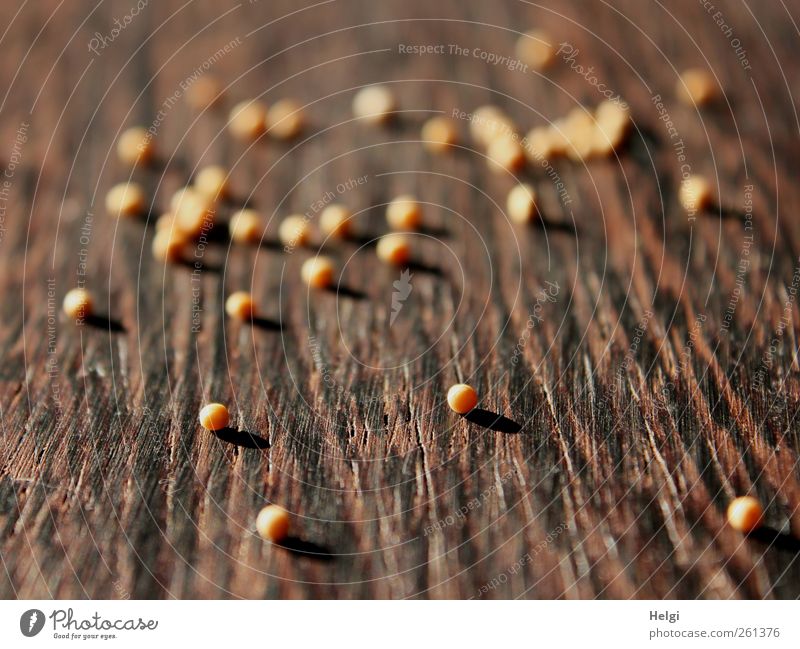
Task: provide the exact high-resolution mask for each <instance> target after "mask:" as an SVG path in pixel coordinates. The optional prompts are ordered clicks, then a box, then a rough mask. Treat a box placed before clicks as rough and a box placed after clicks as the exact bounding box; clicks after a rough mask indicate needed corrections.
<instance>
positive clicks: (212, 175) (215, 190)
mask: <svg viewBox="0 0 800 649" xmlns="http://www.w3.org/2000/svg"><path fill="white" fill-rule="evenodd" d="M194 188H195V190H197V191H198V192H199V193H200V194H202V195H203V196H205V197H206V198H209V199H211V200H214V201H216V200H219V199H221V198H225V197H227V196H228V170H227V169H225V167H221V166H220V165H210V166H208V167H203V168H202V169H201V170H200V171H198V172H197V176H196V177H195V179H194Z"/></svg>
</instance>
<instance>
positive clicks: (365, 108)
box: [353, 86, 396, 124]
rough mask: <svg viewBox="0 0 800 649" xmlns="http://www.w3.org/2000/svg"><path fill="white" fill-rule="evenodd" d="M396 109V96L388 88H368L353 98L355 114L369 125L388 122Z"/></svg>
mask: <svg viewBox="0 0 800 649" xmlns="http://www.w3.org/2000/svg"><path fill="white" fill-rule="evenodd" d="M395 108H396V102H395V98H394V95H393V94H392V91H391V90H389V88H388V87H387V86H368V87H366V88H362V89H361V90H359V91H358V92H357V93H356V95H355V97H353V114H354V115H355V116H356V117H357V118H359V119H362V120H364V121H365V122H367V123H369V124H384V123H386V122H388V121H389V120H390V119H391V118H392V115H393V112H394V110H395Z"/></svg>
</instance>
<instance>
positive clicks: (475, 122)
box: [469, 106, 517, 147]
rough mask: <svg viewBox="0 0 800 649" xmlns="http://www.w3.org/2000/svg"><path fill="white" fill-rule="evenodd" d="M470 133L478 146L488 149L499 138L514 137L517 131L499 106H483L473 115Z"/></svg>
mask: <svg viewBox="0 0 800 649" xmlns="http://www.w3.org/2000/svg"><path fill="white" fill-rule="evenodd" d="M469 132H470V135H471V136H472V139H473V140H475V141H476V142H477V143H478V144H480V145H481V146H484V147H488V146H489V145H490V144H491V143H492V142H493V141H494V140H495V139H497V138H498V137H502V138H508V137H513V136H514V134H515V133H516V132H517V130H516V127H515V126H514V123H513V122H512V121H511V119H510V118H509V117H508V115H506V114H505V113H504V112H503V111H502V110H500V109H499V108H498V107H497V106H481V107H480V108H476V109H475V112H474V113H473V114H472V119H471V120H470V122H469Z"/></svg>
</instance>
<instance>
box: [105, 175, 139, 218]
mask: <svg viewBox="0 0 800 649" xmlns="http://www.w3.org/2000/svg"><path fill="white" fill-rule="evenodd" d="M144 207H145V197H144V190H143V189H142V188H141V187H140V186H139V185H137V184H136V183H120V184H118V185H114V186H113V187H112V188H111V189H109V190H108V194H106V211H107V212H108V213H109V214H110V215H111V216H117V217H119V216H135V215H137V214H141V213H142V212H143V211H144Z"/></svg>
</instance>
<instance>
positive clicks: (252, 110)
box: [228, 99, 267, 142]
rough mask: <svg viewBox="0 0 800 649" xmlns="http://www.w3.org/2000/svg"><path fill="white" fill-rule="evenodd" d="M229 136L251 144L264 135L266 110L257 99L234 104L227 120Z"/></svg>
mask: <svg viewBox="0 0 800 649" xmlns="http://www.w3.org/2000/svg"><path fill="white" fill-rule="evenodd" d="M228 128H229V129H230V131H231V134H232V135H233V136H234V137H235V138H236V139H237V140H241V141H243V142H252V141H253V140H256V139H258V138H259V137H260V136H261V135H263V134H264V131H265V130H266V128H267V108H266V106H264V104H262V103H261V102H260V101H258V100H257V99H248V100H247V101H243V102H240V103H238V104H236V105H235V106H234V107H233V108H232V109H231V112H230V116H229V118H228Z"/></svg>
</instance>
